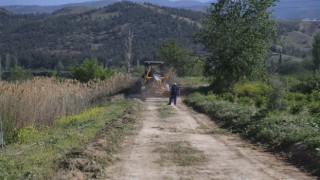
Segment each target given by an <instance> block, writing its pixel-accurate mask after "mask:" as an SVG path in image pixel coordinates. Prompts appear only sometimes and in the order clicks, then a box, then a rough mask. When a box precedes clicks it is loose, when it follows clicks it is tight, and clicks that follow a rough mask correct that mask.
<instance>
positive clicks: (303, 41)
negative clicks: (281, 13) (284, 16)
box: [278, 20, 320, 57]
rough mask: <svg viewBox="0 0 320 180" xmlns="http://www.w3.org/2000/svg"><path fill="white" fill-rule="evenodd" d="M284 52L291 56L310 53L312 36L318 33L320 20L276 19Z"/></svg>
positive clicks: (319, 31)
mask: <svg viewBox="0 0 320 180" xmlns="http://www.w3.org/2000/svg"><path fill="white" fill-rule="evenodd" d="M278 27H279V31H280V33H281V37H282V39H283V43H284V44H283V46H284V53H285V54H289V55H293V56H300V57H301V56H306V55H311V50H312V43H313V37H314V35H315V34H317V33H320V21H297V20H282V21H278Z"/></svg>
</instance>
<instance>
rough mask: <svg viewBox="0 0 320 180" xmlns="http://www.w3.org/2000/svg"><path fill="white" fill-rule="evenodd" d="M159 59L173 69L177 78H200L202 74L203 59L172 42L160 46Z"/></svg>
mask: <svg viewBox="0 0 320 180" xmlns="http://www.w3.org/2000/svg"><path fill="white" fill-rule="evenodd" d="M159 58H160V59H161V60H164V61H165V62H166V63H167V64H168V65H169V66H170V67H173V68H174V70H175V71H176V73H177V75H178V76H201V75H202V74H203V65H204V63H203V59H202V58H201V57H199V56H197V55H196V54H195V53H192V52H191V51H190V50H188V49H185V48H183V47H181V46H180V45H179V44H178V43H177V42H176V41H174V40H169V41H167V42H165V43H163V44H162V45H161V46H160V49H159Z"/></svg>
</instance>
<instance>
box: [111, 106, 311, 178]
mask: <svg viewBox="0 0 320 180" xmlns="http://www.w3.org/2000/svg"><path fill="white" fill-rule="evenodd" d="M166 103H167V102H166V100H164V101H158V100H157V101H147V102H145V104H144V106H145V111H143V118H142V119H143V122H142V128H141V130H140V131H139V132H138V133H137V135H136V136H131V137H128V138H126V140H125V141H124V142H125V143H124V144H123V145H122V146H123V149H124V150H123V151H122V152H121V153H119V154H118V155H117V156H116V157H117V159H118V161H117V162H116V163H115V164H113V165H111V166H109V167H108V168H107V169H106V170H105V171H106V175H107V179H115V180H117V179H130V180H131V179H137V180H143V179H145V180H149V179H153V180H156V179H299V180H300V179H316V177H313V176H311V175H309V174H307V173H305V172H303V171H302V170H300V169H298V168H297V167H295V166H293V165H291V164H289V163H287V162H286V161H285V160H284V159H282V158H281V157H278V156H275V155H274V154H272V153H269V152H263V151H262V150H261V149H259V148H257V147H255V146H253V145H251V144H249V143H248V142H246V141H244V140H242V139H241V138H239V137H238V136H237V135H233V134H230V133H229V132H228V131H226V130H223V129H220V128H219V127H218V126H217V125H216V124H214V122H212V121H211V120H210V118H208V117H207V116H204V115H202V114H198V113H196V112H193V111H191V110H190V109H189V108H187V107H186V106H184V105H183V104H181V103H179V104H178V106H167V105H166Z"/></svg>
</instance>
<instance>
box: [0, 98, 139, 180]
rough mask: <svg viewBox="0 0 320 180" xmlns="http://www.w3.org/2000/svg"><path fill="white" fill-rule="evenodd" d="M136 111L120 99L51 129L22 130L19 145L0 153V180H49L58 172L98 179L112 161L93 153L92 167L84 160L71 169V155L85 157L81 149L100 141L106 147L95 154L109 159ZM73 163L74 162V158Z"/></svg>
mask: <svg viewBox="0 0 320 180" xmlns="http://www.w3.org/2000/svg"><path fill="white" fill-rule="evenodd" d="M136 107H138V105H137V104H135V102H133V101H129V100H124V99H119V100H116V101H113V102H112V103H103V104H101V105H99V106H95V107H92V108H89V109H86V110H83V111H81V112H80V113H79V114H77V115H70V116H66V117H63V118H59V119H57V121H56V122H55V126H54V127H53V128H49V127H42V128H40V129H35V128H34V127H33V126H27V127H25V128H23V129H22V130H20V131H19V134H18V137H19V143H13V144H10V145H7V146H6V148H4V149H1V150H0V172H1V173H0V179H52V178H54V176H55V174H56V173H57V172H58V171H63V170H69V171H70V170H71V171H73V172H75V171H76V170H81V171H83V172H84V174H87V175H93V174H95V176H101V172H102V170H103V166H106V165H107V163H108V162H109V161H110V160H111V159H110V158H111V157H105V159H101V158H99V157H96V156H95V153H94V152H92V153H90V154H87V157H89V160H90V162H91V163H85V162H88V161H89V160H88V159H87V160H88V161H79V163H78V164H73V165H74V166H72V163H71V162H70V154H72V153H73V155H74V154H77V153H75V152H78V154H79V153H81V154H85V153H84V152H83V149H84V148H85V146H86V144H88V143H90V142H91V143H92V142H93V140H94V139H95V138H99V137H103V138H102V139H101V140H103V142H105V143H102V144H100V145H99V146H98V147H100V149H97V151H98V150H100V151H102V152H104V154H108V155H109V156H110V154H112V152H114V151H116V149H117V147H118V145H119V143H120V142H121V139H123V136H124V135H125V134H126V131H127V130H128V128H129V129H130V127H131V126H132V125H133V123H134V122H135V121H134V120H132V118H134V117H135V114H137V111H138V110H137V108H136ZM130 109H135V111H134V112H133V111H132V110H130ZM129 111H130V112H129ZM128 113H130V115H129V116H131V117H129V116H128ZM135 120H136V119H135ZM131 129H132V128H131ZM109 137H110V138H111V139H109ZM101 140H100V141H101ZM100 143H101V142H100ZM103 144H105V145H103ZM92 149H93V150H94V148H92ZM92 149H91V150H92ZM100 154H101V153H100ZM102 154H103V153H102ZM108 158H109V160H108ZM78 159H79V158H78ZM73 161H74V162H76V161H77V159H76V158H73ZM81 162H84V163H83V164H81ZM80 165H81V166H80ZM77 168H78V169H77ZM64 174H65V173H61V174H60V175H61V176H59V177H60V178H62V179H63V178H65V179H68V178H67V177H64V176H63V175H64ZM89 177H90V176H89ZM89 177H86V175H84V176H83V178H89ZM78 178H79V177H78Z"/></svg>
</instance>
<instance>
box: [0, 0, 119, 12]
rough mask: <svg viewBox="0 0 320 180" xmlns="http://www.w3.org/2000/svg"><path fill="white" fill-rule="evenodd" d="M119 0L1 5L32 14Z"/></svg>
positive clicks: (98, 6) (14, 10) (111, 2)
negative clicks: (37, 4) (56, 4)
mask: <svg viewBox="0 0 320 180" xmlns="http://www.w3.org/2000/svg"><path fill="white" fill-rule="evenodd" d="M116 2H119V0H102V1H92V2H84V3H71V4H63V5H59V6H36V5H28V6H23V5H12V6H3V7H4V8H5V9H7V10H8V11H10V12H13V13H15V14H32V13H52V12H54V11H57V10H59V9H63V8H65V7H82V6H88V7H95V8H100V7H104V6H108V5H110V4H114V3H116Z"/></svg>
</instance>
